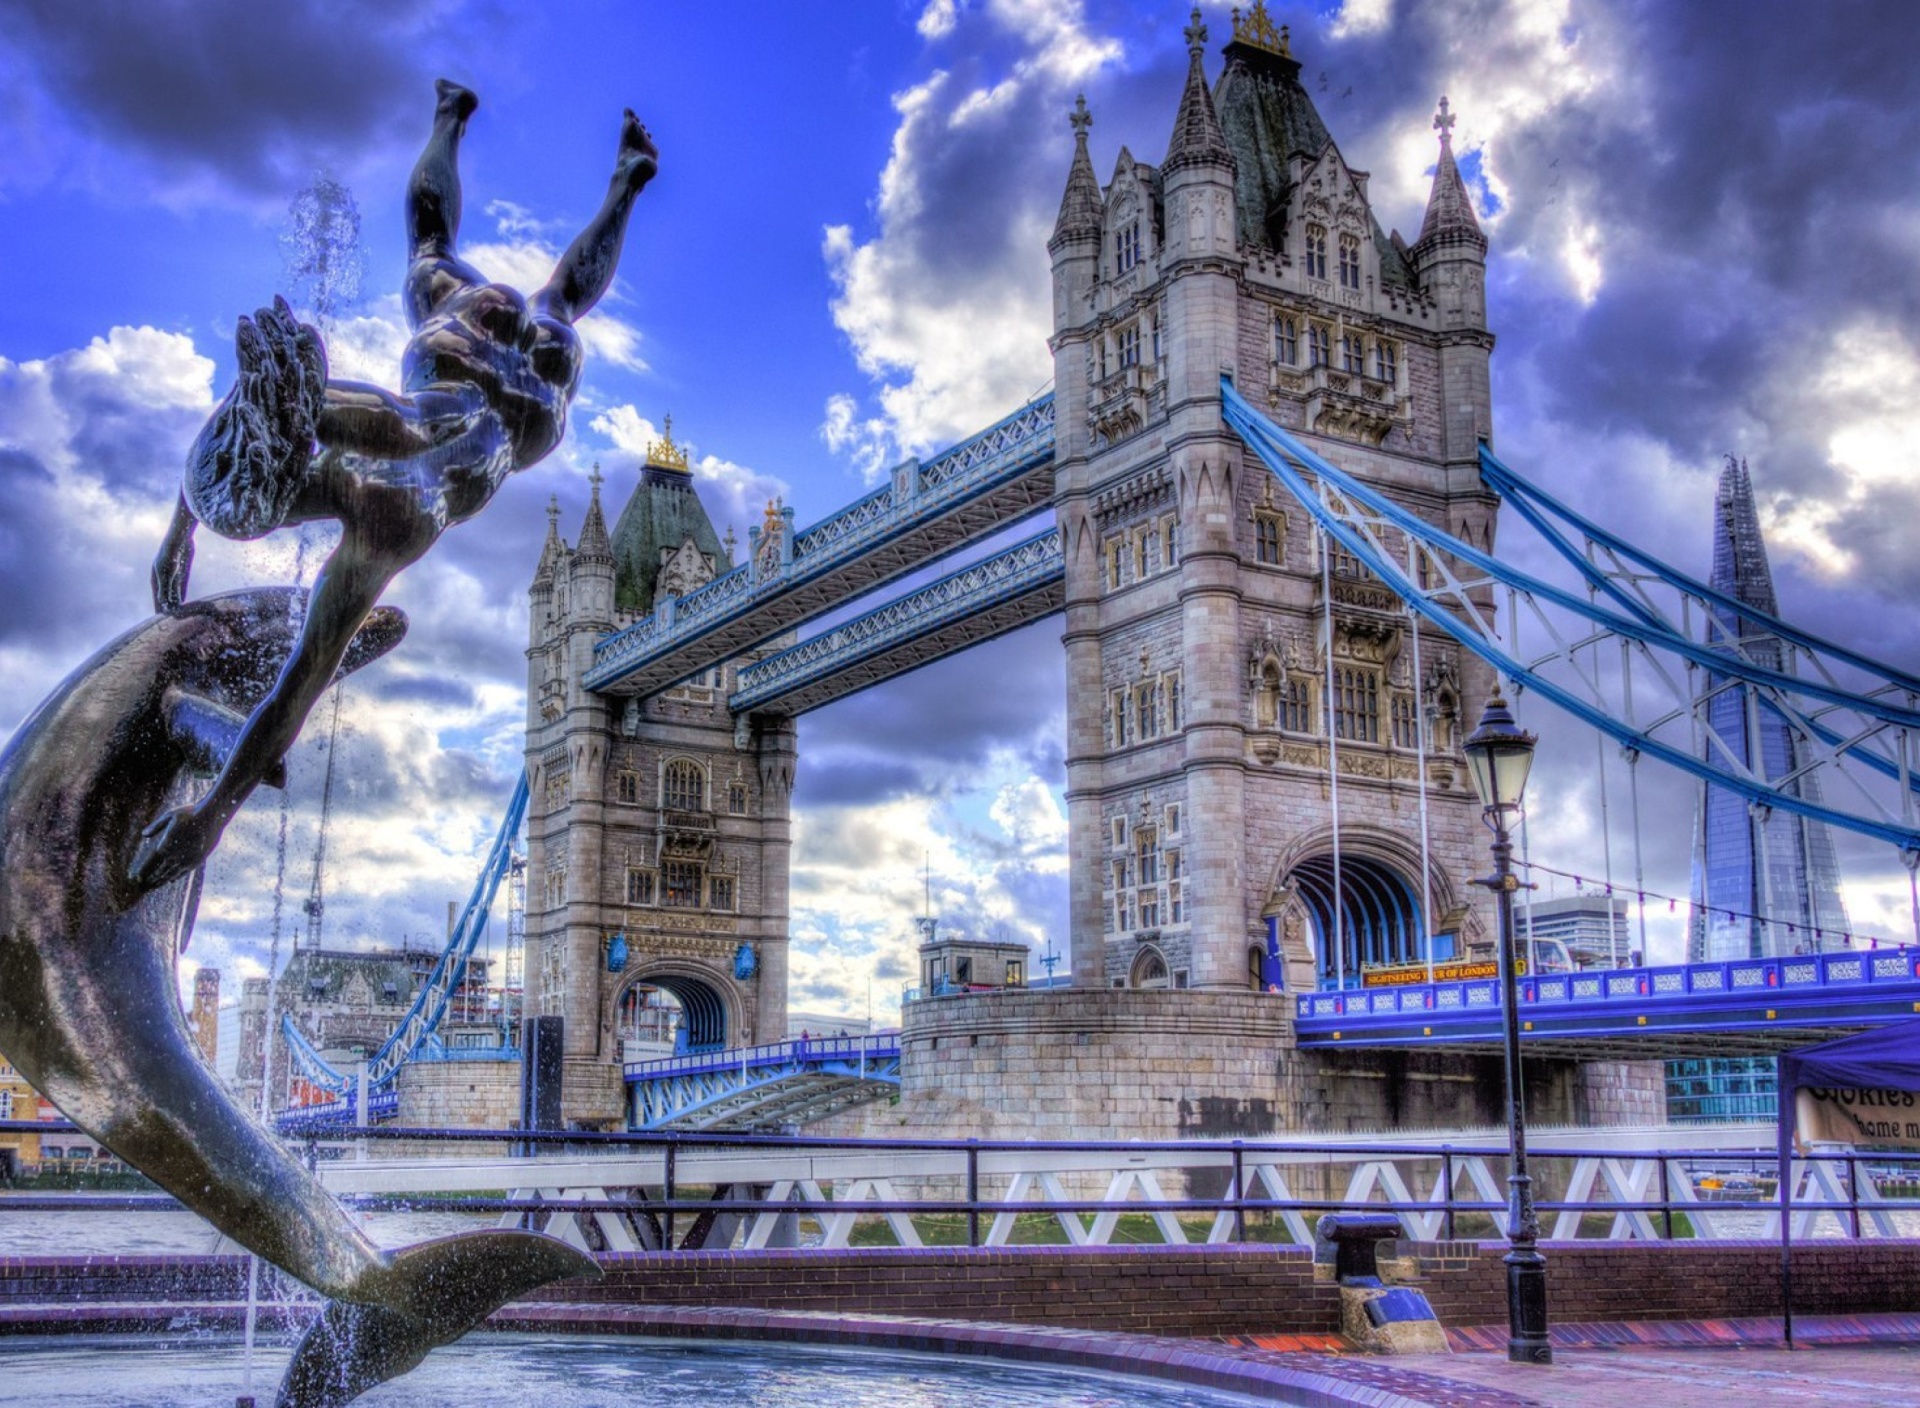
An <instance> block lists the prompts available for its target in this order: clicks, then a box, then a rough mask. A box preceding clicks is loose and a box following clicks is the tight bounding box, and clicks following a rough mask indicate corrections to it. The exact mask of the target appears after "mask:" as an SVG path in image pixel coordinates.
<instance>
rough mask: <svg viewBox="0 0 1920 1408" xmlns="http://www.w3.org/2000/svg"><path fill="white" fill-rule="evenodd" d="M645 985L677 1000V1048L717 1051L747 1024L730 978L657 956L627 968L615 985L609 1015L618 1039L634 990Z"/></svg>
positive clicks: (737, 994)
mask: <svg viewBox="0 0 1920 1408" xmlns="http://www.w3.org/2000/svg"><path fill="white" fill-rule="evenodd" d="M646 988H657V989H659V990H660V991H662V992H664V993H667V994H669V995H671V996H672V997H673V999H674V1000H675V1001H676V1002H677V1003H678V1004H679V1006H680V1010H681V1013H682V1022H681V1026H680V1031H679V1034H678V1036H677V1038H676V1042H675V1049H676V1050H677V1051H687V1052H691V1051H717V1050H719V1049H720V1048H721V1047H724V1046H726V1045H728V1044H729V1043H730V1041H731V1040H732V1038H733V1037H734V1036H735V1035H736V1034H737V1033H739V1032H740V1031H742V1030H744V1028H745V1023H744V1021H743V1014H742V1012H741V1001H740V995H739V993H738V991H737V990H736V989H735V987H734V985H733V983H732V982H730V981H729V980H727V979H725V978H722V977H720V976H719V975H718V974H716V973H714V972H713V971H712V970H711V969H707V968H704V967H700V966H697V965H693V964H685V963H674V962H656V963H649V964H646V965H645V966H643V967H641V968H638V969H635V970H634V971H633V972H630V973H628V974H626V975H625V976H624V977H623V978H622V979H621V980H620V983H619V985H618V986H617V987H616V988H615V989H614V991H613V994H612V997H611V999H610V1001H609V1003H608V1010H607V1018H608V1022H609V1024H610V1025H611V1027H612V1029H613V1033H614V1037H615V1040H616V1042H617V1041H618V1040H619V1038H620V1037H621V1036H622V1034H623V1033H622V1027H621V1023H622V1021H623V1019H624V1017H625V1016H626V1013H627V1009H628V1007H629V1006H630V1005H631V1004H632V1002H633V1000H634V999H633V995H634V994H637V993H639V992H640V991H641V990H642V989H646Z"/></svg>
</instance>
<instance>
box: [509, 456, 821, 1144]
mask: <svg viewBox="0 0 1920 1408" xmlns="http://www.w3.org/2000/svg"><path fill="white" fill-rule="evenodd" d="M601 482H602V481H601V478H600V474H599V471H598V468H597V467H596V469H595V472H594V478H593V497H592V501H591V502H590V504H589V505H588V508H587V516H586V521H585V522H584V523H583V524H582V526H581V529H580V537H579V541H578V543H577V544H575V545H574V546H573V547H568V546H567V544H566V543H565V541H564V540H563V539H562V538H561V536H560V532H559V523H558V509H557V508H549V510H548V516H549V520H550V521H549V526H548V530H547V540H546V545H545V547H544V548H543V549H542V551H541V555H540V564H539V567H538V569H537V570H536V571H535V573H534V578H533V584H532V586H531V588H530V589H529V593H528V594H529V596H530V598H531V602H532V612H531V623H530V627H529V644H528V650H527V778H528V784H529V787H530V789H531V793H532V796H531V800H530V803H529V807H528V823H527V829H528V859H527V867H528V868H527V963H526V983H527V993H526V1001H527V1011H528V1013H529V1014H532V1015H558V1016H563V1017H565V1018H566V1063H565V1064H566V1074H565V1101H564V1109H565V1114H566V1118H567V1119H568V1121H569V1122H571V1123H578V1124H586V1125H600V1124H613V1123H616V1122H619V1121H621V1120H622V1118H623V1115H624V1085H623V1083H622V1080H621V1061H622V1059H623V1058H634V1059H638V1058H643V1057H651V1056H655V1055H667V1054H670V1053H672V1052H673V1051H675V1050H679V1051H687V1050H699V1049H702V1048H706V1047H720V1046H730V1045H740V1044H743V1043H751V1042H758V1041H770V1040H778V1039H780V1038H782V1037H784V1036H785V1035H786V1011H787V866H788V852H789V848H790V829H789V821H788V803H789V795H790V793H791V790H792V786H793V768H794V734H793V724H792V721H791V720H780V719H767V720H756V721H755V722H754V724H753V725H752V726H744V725H743V726H742V727H740V728H736V726H735V721H734V719H733V717H732V715H731V714H730V713H729V711H728V709H727V695H728V693H729V691H730V690H731V689H732V688H733V679H734V671H735V668H736V665H737V664H743V663H745V661H744V660H742V661H738V662H735V661H729V662H727V663H726V664H724V665H721V666H718V667H716V668H714V669H712V670H708V671H704V672H703V673H701V674H699V675H696V676H693V677H691V678H689V679H686V680H683V681H681V682H680V683H679V684H677V685H675V686H673V687H672V688H670V689H666V690H663V691H661V692H660V693H658V694H656V695H653V696H651V697H649V698H646V699H624V698H611V697H607V696H603V695H598V694H594V693H592V692H591V691H589V690H587V689H585V688H584V687H583V686H582V684H581V679H582V677H583V676H584V675H585V674H586V672H587V670H588V669H589V668H590V667H591V665H592V663H593V646H594V643H595V642H596V641H598V640H600V639H601V638H603V637H604V636H606V635H607V634H609V633H610V632H612V631H616V630H619V629H620V628H622V627H624V626H626V625H629V624H631V623H632V622H634V621H635V620H638V619H640V618H641V617H643V616H645V615H646V614H648V613H649V612H651V611H652V610H653V607H654V604H655V602H656V601H657V600H659V599H660V598H662V597H663V596H681V595H684V594H685V593H687V592H689V591H692V590H693V589H695V588H697V587H699V586H701V585H702V584H703V583H705V582H708V581H710V580H712V579H713V577H714V576H716V575H717V574H718V573H721V572H724V571H726V570H727V569H728V568H729V567H731V566H732V561H731V550H732V534H731V532H729V534H728V539H727V541H726V542H725V543H722V542H721V541H720V539H719V538H718V537H717V536H716V535H715V533H714V530H713V524H712V522H711V521H710V520H709V519H708V517H707V513H706V510H705V509H704V508H703V507H702V506H701V503H700V499H699V496H698V495H697V494H696V493H695V492H694V487H693V476H692V475H691V474H690V473H689V471H688V467H687V458H686V454H685V452H684V451H683V450H681V449H680V448H679V447H678V446H676V445H675V444H674V443H673V438H672V423H671V421H669V422H668V427H667V432H666V434H665V436H664V438H663V439H662V440H661V441H659V442H657V443H655V444H653V445H650V446H649V447H648V451H647V456H646V462H645V463H644V464H643V465H642V466H641V469H640V475H639V481H638V483H637V484H636V485H635V486H634V489H633V492H632V494H631V496H630V497H629V498H628V500H627V503H626V505H625V507H624V508H623V509H622V510H621V513H620V516H619V518H618V520H617V521H616V523H615V525H614V528H613V531H612V533H611V534H609V532H608V531H607V525H606V520H605V517H604V515H603V512H602V509H601V505H600V485H601ZM776 517H777V515H776Z"/></svg>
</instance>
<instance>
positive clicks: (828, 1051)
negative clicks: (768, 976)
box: [625, 1031, 900, 1081]
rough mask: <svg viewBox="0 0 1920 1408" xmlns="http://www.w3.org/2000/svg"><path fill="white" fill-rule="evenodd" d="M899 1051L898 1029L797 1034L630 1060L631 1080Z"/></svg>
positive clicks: (881, 1056) (876, 1056)
mask: <svg viewBox="0 0 1920 1408" xmlns="http://www.w3.org/2000/svg"><path fill="white" fill-rule="evenodd" d="M899 1054H900V1033H899V1032H898V1031H885V1032H872V1033H869V1034H865V1035H862V1036H809V1037H795V1038H794V1039H793V1040H792V1041H770V1042H766V1043H764V1044H763V1045H760V1046H735V1047H728V1048H725V1049H722V1050H719V1051H699V1052H694V1053H692V1054H691V1055H687V1056H660V1057H655V1058H654V1059H652V1060H648V1061H628V1062H627V1063H626V1066H625V1071H626V1078H627V1079H628V1080H630V1081H631V1080H654V1079H658V1078H660V1077H662V1076H690V1075H704V1074H706V1073H707V1072H709V1071H727V1070H745V1069H748V1068H750V1067H756V1066H785V1065H791V1064H792V1063H794V1062H796V1061H804V1062H816V1061H817V1062H827V1061H837V1062H846V1061H855V1062H857V1061H859V1060H861V1059H862V1058H865V1059H867V1060H870V1061H874V1060H881V1059H885V1058H891V1057H897V1056H899Z"/></svg>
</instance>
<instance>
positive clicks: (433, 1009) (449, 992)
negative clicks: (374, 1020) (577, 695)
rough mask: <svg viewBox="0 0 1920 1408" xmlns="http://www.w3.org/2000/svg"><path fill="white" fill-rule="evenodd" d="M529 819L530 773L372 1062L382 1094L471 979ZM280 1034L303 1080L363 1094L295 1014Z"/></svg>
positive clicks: (339, 1094)
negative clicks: (422, 978)
mask: <svg viewBox="0 0 1920 1408" xmlns="http://www.w3.org/2000/svg"><path fill="white" fill-rule="evenodd" d="M526 815H527V775H526V773H524V772H522V773H521V774H520V780H519V781H518V782H517V783H515V784H514V788H513V798H512V800H511V801H509V802H508V803H507V814H506V815H505V816H504V817H502V818H501V820H500V830H499V831H498V832H497V833H496V834H495V835H494V838H493V845H492V847H491V848H490V849H489V850H488V852H487V858H486V862H485V864H483V865H482V866H481V867H480V875H479V878H477V879H476V880H475V881H474V882H473V893H472V894H470V895H469V896H467V907H466V908H465V909H464V910H462V911H461V914H460V919H459V922H458V923H456V924H455V925H454V927H453V933H452V934H451V935H450V936H449V937H448V939H447V946H446V948H445V949H443V950H441V953H440V957H439V958H438V959H437V960H435V962H434V965H433V970H432V971H431V972H430V973H428V974H427V980H426V982H424V983H422V984H421V985H420V991H419V992H418V993H417V994H416V995H415V996H414V999H413V1006H411V1007H409V1008H408V1009H407V1014H406V1016H404V1017H402V1018H401V1019H400V1025H399V1026H397V1027H395V1028H394V1029H393V1035H391V1036H389V1037H388V1038H387V1039H386V1041H385V1042H383V1043H382V1044H381V1046H380V1049H379V1050H378V1051H376V1052H374V1054H373V1055H372V1056H371V1057H369V1058H368V1060H367V1083H368V1085H369V1087H370V1088H371V1089H373V1090H375V1091H377V1092H378V1091H385V1090H388V1089H389V1088H391V1086H392V1085H393V1078H394V1077H395V1076H396V1075H397V1074H399V1071H400V1067H402V1066H403V1065H405V1064H406V1063H407V1062H408V1061H410V1060H412V1059H413V1058H414V1056H416V1055H417V1054H418V1053H419V1052H420V1050H421V1048H422V1047H423V1046H424V1045H425V1044H426V1043H427V1041H428V1039H429V1038H430V1037H432V1036H433V1034H434V1032H435V1031H436V1030H438V1028H439V1026H440V1023H441V1021H442V1020H443V1019H444V1018H445V1017H446V1015H447V1005H448V1004H449V1003H450V1002H452V1000H453V995H454V994H455V993H456V992H458V991H459V990H460V985H461V983H462V982H464V981H465V979H466V976H467V960H468V959H469V958H471V957H473V950H474V946H475V945H476V944H478V943H479V941H480V935H481V933H482V932H483V931H484V930H485V929H486V924H487V914H488V912H489V911H490V910H491V909H492V908H493V899H494V896H495V895H496V894H498V893H499V890H500V882H501V881H502V880H503V879H505V878H506V874H507V869H508V866H509V865H510V864H511V863H512V860H513V843H514V838H515V837H517V836H518V835H519V834H520V826H521V823H522V822H524V821H525V820H526ZM280 1031H281V1035H282V1036H283V1037H284V1038H285V1039H286V1043H287V1050H288V1052H289V1053H290V1055H291V1056H292V1058H293V1064H294V1068H295V1070H296V1071H297V1072H298V1073H299V1074H300V1075H301V1076H303V1077H305V1078H306V1079H307V1080H309V1081H311V1082H312V1083H313V1084H314V1085H316V1086H318V1087H320V1088H321V1089H323V1090H327V1091H330V1092H332V1094H333V1095H334V1096H335V1098H336V1099H340V1100H346V1099H348V1098H349V1097H350V1096H352V1094H353V1092H354V1091H356V1090H357V1088H358V1086H359V1079H360V1077H359V1073H358V1072H357V1071H356V1072H342V1071H338V1070H335V1069H334V1068H333V1066H332V1065H331V1064H329V1063H328V1061H327V1059H326V1058H325V1057H324V1056H322V1055H321V1054H320V1053H319V1051H317V1050H316V1049H315V1048H314V1045H313V1043H312V1042H310V1041H308V1040H307V1038H306V1036H305V1035H304V1034H303V1033H302V1032H301V1031H300V1029H299V1028H298V1027H296V1026H295V1025H294V1024H293V1018H292V1017H291V1016H284V1017H282V1018H281V1025H280ZM376 1108H377V1106H376Z"/></svg>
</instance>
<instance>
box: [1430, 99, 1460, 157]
mask: <svg viewBox="0 0 1920 1408" xmlns="http://www.w3.org/2000/svg"><path fill="white" fill-rule="evenodd" d="M1457 121H1459V119H1458V118H1456V117H1455V116H1454V115H1453V114H1452V113H1451V112H1449V111H1448V110H1447V96H1446V94H1444V93H1442V94H1441V95H1440V111H1439V112H1438V113H1437V114H1436V115H1435V116H1434V119H1433V128H1434V131H1436V132H1438V133H1439V134H1440V145H1441V146H1443V147H1450V146H1452V145H1453V124H1454V123H1455V122H1457Z"/></svg>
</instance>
